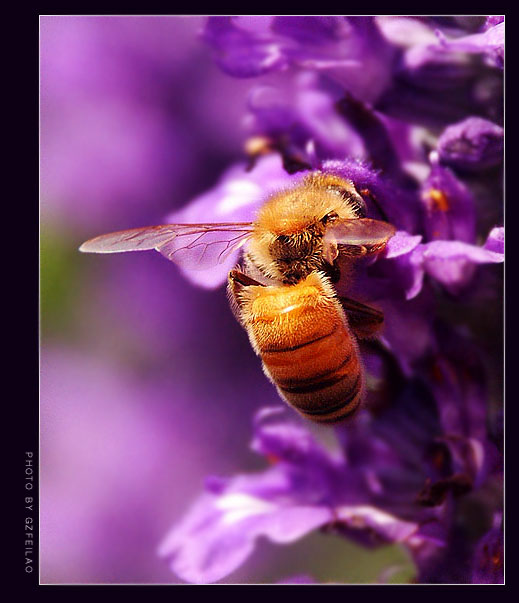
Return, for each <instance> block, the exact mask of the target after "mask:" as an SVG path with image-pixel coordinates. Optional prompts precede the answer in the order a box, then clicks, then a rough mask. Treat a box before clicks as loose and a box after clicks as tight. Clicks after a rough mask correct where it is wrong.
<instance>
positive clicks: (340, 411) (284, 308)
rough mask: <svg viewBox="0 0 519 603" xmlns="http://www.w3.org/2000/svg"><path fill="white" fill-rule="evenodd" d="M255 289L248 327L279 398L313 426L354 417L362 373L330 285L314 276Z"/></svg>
mask: <svg viewBox="0 0 519 603" xmlns="http://www.w3.org/2000/svg"><path fill="white" fill-rule="evenodd" d="M254 289H258V291H256V292H255V295H254V296H253V299H250V300H249V302H250V306H249V308H248V309H249V311H250V312H249V313H247V319H248V320H247V324H246V325H245V326H246V327H247V329H248V331H249V336H250V338H251V342H252V344H253V346H254V348H255V350H256V352H257V353H258V354H259V355H260V356H261V359H262V361H263V366H264V369H265V372H266V374H267V376H268V377H269V378H270V379H271V380H272V381H273V382H274V384H275V385H276V386H277V388H278V391H279V393H280V395H281V396H282V397H283V398H284V399H285V400H286V401H287V402H288V403H289V404H290V405H291V406H293V407H294V408H295V409H296V410H298V411H299V412H300V413H301V414H302V415H303V416H305V417H307V418H308V419H311V420H313V421H319V422H327V423H328V422H329V423H335V422H337V421H340V420H342V419H344V418H346V417H347V416H349V415H351V414H352V413H353V412H354V411H355V410H356V409H357V407H358V406H359V404H360V401H361V396H362V391H363V371H362V366H361V363H360V357H359V352H358V347H357V343H356V340H355V339H354V337H353V336H352V335H351V332H350V330H349V327H348V323H347V319H346V316H345V313H344V310H343V309H342V307H341V306H340V304H339V302H338V301H337V299H336V297H335V295H334V292H333V289H332V288H331V286H330V285H329V283H328V282H327V281H326V279H325V278H324V277H323V276H321V275H320V274H318V273H314V274H311V275H310V276H309V277H308V278H306V279H305V280H304V281H302V282H301V283H298V284H297V285H292V286H280V287H257V288H256V287H255V288H254ZM247 306H248V303H247V301H246V302H245V310H247Z"/></svg>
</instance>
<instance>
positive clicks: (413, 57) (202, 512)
mask: <svg viewBox="0 0 519 603" xmlns="http://www.w3.org/2000/svg"><path fill="white" fill-rule="evenodd" d="M203 39H204V40H205V42H206V43H207V44H208V45H209V47H210V48H211V49H212V52H213V53H214V58H215V61H216V63H217V64H218V66H219V67H220V68H221V69H222V70H223V71H224V72H225V73H227V74H229V75H230V76H232V77H235V78H249V79H250V81H251V86H250V91H249V96H248V103H247V114H246V115H245V118H244V124H245V127H246V128H247V131H248V134H249V135H250V137H251V139H250V142H251V144H249V145H248V146H247V148H248V149H249V151H250V156H249V157H248V160H247V161H244V162H243V163H242V164H237V165H233V166H231V167H230V168H229V169H228V171H227V172H226V173H224V174H223V176H222V177H221V179H220V181H219V182H218V183H217V185H216V186H215V187H214V188H213V189H211V190H210V191H208V192H207V193H205V194H203V195H201V196H200V197H198V198H197V199H195V200H193V201H192V203H190V204H189V205H188V206H187V207H185V208H184V209H183V210H181V211H177V212H176V213H174V214H172V215H171V216H169V219H170V220H171V221H172V222H211V221H214V222H224V221H238V222H241V221H250V220H253V219H254V216H255V211H256V210H257V209H258V207H259V206H260V205H261V204H262V203H263V202H264V200H265V199H266V198H267V197H268V195H269V194H270V193H271V192H273V191H276V190H279V189H282V188H286V187H289V186H290V185H291V184H293V183H294V182H298V181H299V180H300V179H301V178H302V177H304V175H305V173H307V171H308V170H322V171H324V172H327V173H333V174H338V175H340V176H343V177H346V178H349V179H350V180H351V181H353V183H354V185H355V186H356V188H357V190H359V191H363V192H365V195H366V199H367V205H368V217H372V218H377V219H384V220H388V221H389V222H391V223H392V224H394V225H395V226H396V228H397V233H396V235H395V236H394V237H393V238H392V239H390V241H389V242H388V244H387V247H386V249H385V251H384V252H383V253H382V254H380V255H379V256H378V257H376V258H374V259H373V258H370V259H368V260H361V261H359V262H358V263H357V266H356V271H355V275H354V278H353V279H348V282H346V283H343V282H342V281H341V282H340V283H339V284H338V289H339V292H347V293H348V295H351V296H352V297H354V298H355V299H359V300H362V301H363V302H366V303H373V304H374V305H375V306H376V307H379V308H381V309H382V310H383V311H384V315H385V328H384V331H383V334H382V336H381V337H380V339H379V340H377V341H368V342H365V343H362V348H361V349H362V352H363V358H364V364H365V369H366V372H367V379H368V392H367V398H366V402H365V404H364V407H363V409H362V410H361V411H360V412H359V413H358V414H357V416H356V417H355V418H354V420H352V421H351V422H349V423H346V424H343V425H340V426H338V427H335V428H334V432H335V436H336V447H335V449H333V450H329V449H328V448H326V447H325V446H324V445H323V444H322V443H321V442H320V439H319V436H320V435H321V433H322V432H321V431H319V429H317V430H316V429H311V428H310V427H309V425H308V424H307V423H304V422H303V421H302V420H301V419H299V418H298V417H297V416H296V415H295V413H293V412H292V411H291V410H289V409H288V408H285V407H283V406H271V405H270V403H272V402H274V401H275V398H272V400H270V401H269V405H268V406H267V407H266V408H263V409H261V410H259V411H258V412H257V414H256V416H255V419H254V437H253V440H252V449H253V451H254V452H256V453H258V454H260V455H262V456H263V457H265V459H266V460H267V462H268V465H267V467H266V468H265V469H264V470H263V471H259V472H256V473H244V474H238V475H235V476H233V477H229V478H219V477H218V478H217V477H210V478H208V479H207V481H206V485H205V492H204V493H203V494H202V495H201V496H200V498H199V499H198V500H197V501H196V502H195V503H194V505H193V506H192V508H191V509H190V510H189V511H188V512H187V514H186V516H185V517H184V519H183V520H182V521H180V522H179V523H178V524H177V525H176V526H174V527H173V529H172V530H171V532H170V533H169V535H168V536H167V537H166V538H165V539H164V541H163V542H162V544H161V547H160V554H161V555H162V556H164V557H165V558H167V559H168V560H169V563H170V565H171V569H172V571H173V572H174V573H175V574H176V575H177V576H179V577H180V578H181V579H183V580H185V581H188V582H196V583H207V582H215V581H218V580H221V579H223V578H225V577H226V576H228V575H229V574H231V572H233V571H234V570H235V569H236V568H238V567H239V566H240V565H242V564H243V563H245V562H246V560H247V558H248V557H249V556H250V554H251V553H252V552H253V550H254V548H255V546H256V544H257V541H258V539H259V538H260V537H265V538H267V539H269V540H270V541H272V542H274V543H278V544H288V543H292V542H294V541H296V540H298V539H300V538H302V537H303V536H305V535H307V534H309V533H310V532H312V531H315V530H322V531H327V532H334V533H337V534H340V535H342V536H344V537H345V538H349V539H353V540H355V541H356V542H358V543H360V544H362V545H364V546H367V547H375V546H381V545H383V544H387V543H398V544H400V545H401V546H403V547H405V548H406V549H407V551H408V552H409V554H410V555H411V557H412V559H413V561H414V564H415V566H416V581H417V582H420V583H439V582H454V583H470V582H475V583H501V582H502V581H503V526H502V460H501V455H502V413H501V411H500V397H501V396H500V394H499V388H497V389H498V393H497V394H496V393H493V390H492V388H491V385H492V379H494V381H496V380H497V381H498V382H499V381H500V379H501V363H502V358H501V356H500V350H499V344H498V343H497V344H496V347H495V348H492V350H496V349H497V350H498V352H497V354H496V353H494V354H492V353H490V352H489V349H490V348H489V347H488V346H485V345H484V341H483V340H484V339H485V337H486V335H485V331H484V325H483V327H482V326H481V324H480V323H482V322H483V323H484V322H485V315H486V313H490V314H493V316H492V317H491V319H490V322H489V324H490V328H492V327H493V328H494V331H493V332H492V334H491V336H492V337H493V338H494V341H496V342H499V336H498V334H496V333H495V329H496V328H497V329H499V328H500V322H499V321H500V319H499V311H500V309H501V305H502V294H501V289H500V287H501V281H500V273H499V272H498V269H497V267H492V266H490V265H491V264H497V263H502V262H503V258H504V229H503V227H502V223H503V212H502V194H503V185H502V177H503V174H502V165H503V96H502V95H503V79H502V78H503V74H502V69H503V63H504V53H503V45H504V40H503V39H504V22H503V18H502V17H495V16H491V17H488V18H483V17H458V18H456V17H441V18H440V17H414V18H410V17H335V16H331V17H316V16H315V17H311V16H310V17H300V16H297V17H296V16H292V17H291V16H283V17H281V16H274V17H271V16H268V17H267V16H264V17H248V16H247V17H210V18H209V19H208V20H207V24H206V26H205V30H204V32H203ZM258 141H260V142H261V144H259V143H258ZM253 143H254V144H253ZM237 253H238V252H237ZM237 253H236V254H234V255H232V256H230V257H229V258H227V260H226V261H225V262H224V263H223V264H222V265H220V266H219V268H218V269H217V270H214V269H212V270H211V271H199V272H192V271H187V270H185V271H184V273H185V275H186V277H187V278H188V279H190V280H191V281H192V282H194V283H196V284H198V285H200V286H204V287H209V288H216V287H219V286H222V285H223V284H224V282H225V279H226V275H227V272H228V270H229V269H230V268H232V267H233V266H234V265H235V264H236V262H237V261H238V260H239V256H238V254H237ZM496 317H497V318H496ZM492 318H494V322H492ZM487 322H488V321H487ZM482 333H483V334H482ZM494 389H495V388H494ZM320 429H326V428H320ZM474 509H476V511H474ZM344 563H345V564H347V563H348V561H347V559H345V560H344Z"/></svg>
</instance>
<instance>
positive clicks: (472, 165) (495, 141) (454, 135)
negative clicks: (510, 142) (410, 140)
mask: <svg viewBox="0 0 519 603" xmlns="http://www.w3.org/2000/svg"><path fill="white" fill-rule="evenodd" d="M503 148H504V130H503V128H502V127H501V126H498V125H497V124H494V123H492V122H491V121H488V120H486V119H481V118H480V117H468V118H467V119H464V120H463V121H461V122H459V123H456V124H452V125H450V126H448V127H447V128H445V130H444V131H443V133H442V135H441V136H440V138H439V140H438V153H439V157H440V161H441V162H442V163H444V164H445V165H450V166H452V167H454V168H457V169H460V170H468V171H476V170H482V169H488V168H491V167H495V166H496V165H498V164H499V163H500V162H501V161H502V158H503Z"/></svg>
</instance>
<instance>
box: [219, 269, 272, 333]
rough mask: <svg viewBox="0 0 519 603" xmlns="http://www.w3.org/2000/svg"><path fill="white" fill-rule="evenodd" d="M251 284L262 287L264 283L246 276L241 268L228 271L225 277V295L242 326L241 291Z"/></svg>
mask: <svg viewBox="0 0 519 603" xmlns="http://www.w3.org/2000/svg"><path fill="white" fill-rule="evenodd" d="M251 286H255V287H258V286H259V287H264V286H265V285H263V283H260V282H259V281H257V280H255V279H253V278H251V277H250V276H247V275H246V274H245V273H244V272H241V270H238V269H234V270H231V271H230V272H229V275H228V277H227V296H228V298H229V304H230V306H231V310H232V313H233V314H234V316H235V317H236V319H237V320H238V322H239V323H240V324H241V325H242V326H245V325H244V320H243V306H244V295H243V293H244V290H245V289H246V288H247V287H251Z"/></svg>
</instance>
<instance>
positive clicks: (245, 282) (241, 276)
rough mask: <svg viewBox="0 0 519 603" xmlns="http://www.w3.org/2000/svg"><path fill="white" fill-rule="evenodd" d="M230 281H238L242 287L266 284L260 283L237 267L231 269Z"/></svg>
mask: <svg viewBox="0 0 519 603" xmlns="http://www.w3.org/2000/svg"><path fill="white" fill-rule="evenodd" d="M229 281H232V282H233V283H238V284H239V285H241V286H242V287H250V286H251V285H253V286H259V287H264V286H265V285H264V284H263V283H260V282H259V281H257V280H255V279H253V278H251V277H250V276H247V275H246V274H245V273H244V272H241V271H240V270H237V269H234V270H231V271H230V272H229Z"/></svg>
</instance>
